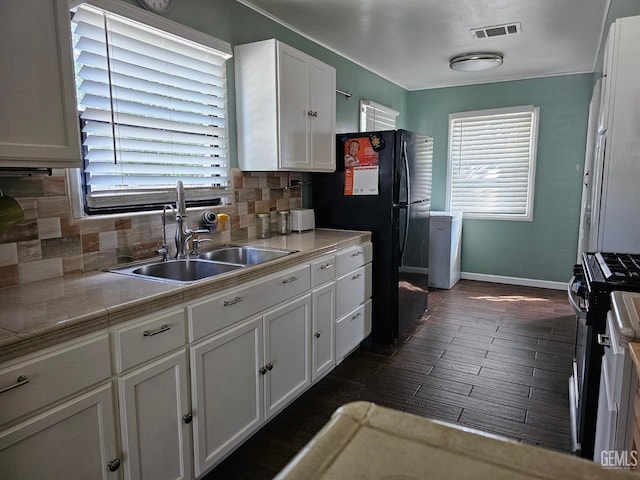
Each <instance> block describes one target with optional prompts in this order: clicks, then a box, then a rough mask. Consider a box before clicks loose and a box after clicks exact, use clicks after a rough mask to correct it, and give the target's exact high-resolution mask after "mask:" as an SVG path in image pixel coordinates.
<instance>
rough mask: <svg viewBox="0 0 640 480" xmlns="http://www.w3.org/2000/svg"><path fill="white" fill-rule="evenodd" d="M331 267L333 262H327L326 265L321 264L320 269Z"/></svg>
mask: <svg viewBox="0 0 640 480" xmlns="http://www.w3.org/2000/svg"><path fill="white" fill-rule="evenodd" d="M331 267H333V263H327V264H326V265H322V266H321V267H320V270H326V269H327V268H331Z"/></svg>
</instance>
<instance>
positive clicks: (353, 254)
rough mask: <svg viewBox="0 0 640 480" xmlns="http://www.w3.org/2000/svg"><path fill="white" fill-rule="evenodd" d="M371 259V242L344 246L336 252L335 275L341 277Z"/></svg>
mask: <svg viewBox="0 0 640 480" xmlns="http://www.w3.org/2000/svg"><path fill="white" fill-rule="evenodd" d="M372 259H373V247H372V245H371V243H365V244H363V245H355V246H353V247H349V248H345V249H344V250H341V251H339V252H338V253H337V254H336V276H338V277H341V276H343V275H346V274H347V273H349V272H351V271H353V270H355V269H356V268H358V267H361V266H362V265H364V264H365V263H369V262H371V260H372Z"/></svg>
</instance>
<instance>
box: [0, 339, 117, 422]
mask: <svg viewBox="0 0 640 480" xmlns="http://www.w3.org/2000/svg"><path fill="white" fill-rule="evenodd" d="M110 376H111V359H110V357H109V334H108V333H104V334H102V335H99V336H93V337H90V338H87V339H85V340H80V341H78V340H74V341H73V342H69V343H66V344H65V345H64V346H62V347H58V348H55V349H51V350H48V351H46V352H44V353H41V354H39V355H38V356H33V357H28V358H25V359H24V361H21V362H20V363H13V364H12V365H11V366H8V367H6V368H3V369H2V370H0V391H2V393H0V425H2V424H4V423H7V422H10V421H13V420H15V419H17V418H19V417H21V416H22V415H25V414H27V413H30V412H33V411H35V410H37V409H39V408H42V407H44V406H46V405H49V404H51V403H54V402H56V401H58V400H61V399H62V398H64V397H66V396H68V395H71V394H73V393H76V392H79V391H80V390H83V389H85V388H88V387H90V386H92V385H95V384H97V383H98V382H102V381H104V380H106V379H108V378H109V377H110Z"/></svg>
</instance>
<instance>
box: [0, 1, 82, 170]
mask: <svg viewBox="0 0 640 480" xmlns="http://www.w3.org/2000/svg"><path fill="white" fill-rule="evenodd" d="M1 5H2V17H3V22H2V23H3V28H0V59H2V62H1V63H2V75H0V92H2V94H0V167H21V168H29V167H48V168H52V167H80V166H81V159H82V157H81V152H80V133H79V128H78V116H77V108H76V99H75V86H74V76H73V55H72V49H71V33H70V27H69V5H68V2H67V0H20V1H19V2H14V1H3V2H2V3H1Z"/></svg>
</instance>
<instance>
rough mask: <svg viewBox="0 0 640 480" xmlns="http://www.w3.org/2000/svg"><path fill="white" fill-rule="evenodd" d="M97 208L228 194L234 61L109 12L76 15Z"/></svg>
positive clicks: (89, 179) (88, 178)
mask: <svg viewBox="0 0 640 480" xmlns="http://www.w3.org/2000/svg"><path fill="white" fill-rule="evenodd" d="M72 31H73V37H74V53H75V59H76V83H77V94H78V109H79V112H80V121H81V129H82V136H83V154H84V165H85V167H84V182H85V190H86V205H87V207H88V209H92V208H105V207H114V206H115V207H117V206H122V205H130V204H149V203H152V204H160V203H167V202H169V201H173V200H175V186H176V183H177V180H182V181H183V183H184V185H185V190H186V196H187V198H188V199H190V200H207V199H212V198H215V197H220V196H225V195H228V191H227V190H226V187H227V186H228V182H229V178H228V177H229V155H228V152H229V148H228V129H227V95H226V69H225V61H226V59H227V58H228V57H229V55H227V54H226V53H223V52H219V51H217V50H215V49H213V48H211V47H207V46H204V45H200V44H198V43H195V42H193V41H190V40H187V39H184V38H181V37H178V36H176V35H173V34H170V33H167V32H164V31H161V30H159V29H157V28H154V27H151V26H148V25H145V24H143V23H139V22H136V21H133V20H130V19H127V18H125V17H123V16H119V15H116V14H113V13H110V12H106V11H103V10H101V9H98V8H95V7H92V6H89V5H84V4H83V5H81V6H79V7H77V9H75V12H74V14H73V18H72Z"/></svg>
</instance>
